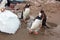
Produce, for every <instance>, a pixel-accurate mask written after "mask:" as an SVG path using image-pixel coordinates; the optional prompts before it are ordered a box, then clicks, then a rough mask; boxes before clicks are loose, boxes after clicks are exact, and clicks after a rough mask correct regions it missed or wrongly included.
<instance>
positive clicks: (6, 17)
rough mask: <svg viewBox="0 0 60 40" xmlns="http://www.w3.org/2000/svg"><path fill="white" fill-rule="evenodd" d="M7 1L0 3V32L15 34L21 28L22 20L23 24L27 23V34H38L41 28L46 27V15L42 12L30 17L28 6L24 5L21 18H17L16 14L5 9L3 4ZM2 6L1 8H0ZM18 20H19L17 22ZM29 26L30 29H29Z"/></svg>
mask: <svg viewBox="0 0 60 40" xmlns="http://www.w3.org/2000/svg"><path fill="white" fill-rule="evenodd" d="M6 3H7V0H3V1H2V2H1V4H0V5H1V7H0V31H1V32H5V33H9V34H14V33H16V31H17V29H18V28H19V27H21V21H20V20H23V22H24V23H27V25H28V27H27V29H28V31H29V33H34V34H38V31H39V30H40V29H41V27H42V26H46V15H45V13H44V11H43V10H41V11H40V12H39V13H38V16H36V17H35V18H34V17H31V15H30V11H31V9H30V6H31V5H30V4H26V5H25V7H24V10H23V11H22V13H21V15H20V16H21V17H20V18H18V16H17V15H16V14H14V13H13V12H11V11H10V10H6V9H5V4H6ZM2 5H3V6H2ZM19 19H20V20H19ZM29 25H30V27H29Z"/></svg>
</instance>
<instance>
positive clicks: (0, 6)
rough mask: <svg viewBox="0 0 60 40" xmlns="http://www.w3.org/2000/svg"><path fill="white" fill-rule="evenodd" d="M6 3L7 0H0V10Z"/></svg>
mask: <svg viewBox="0 0 60 40" xmlns="http://www.w3.org/2000/svg"><path fill="white" fill-rule="evenodd" d="M6 3H7V0H2V2H1V4H0V10H1V9H2V8H4V7H5V5H6Z"/></svg>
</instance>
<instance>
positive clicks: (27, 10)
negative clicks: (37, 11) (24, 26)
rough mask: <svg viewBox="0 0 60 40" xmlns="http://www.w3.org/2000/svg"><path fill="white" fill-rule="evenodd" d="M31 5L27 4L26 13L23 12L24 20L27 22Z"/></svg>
mask: <svg viewBox="0 0 60 40" xmlns="http://www.w3.org/2000/svg"><path fill="white" fill-rule="evenodd" d="M29 7H30V4H26V6H25V7H24V11H23V15H22V16H23V20H26V19H27V17H28V16H29V13H30V8H29Z"/></svg>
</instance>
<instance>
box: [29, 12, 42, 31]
mask: <svg viewBox="0 0 60 40" xmlns="http://www.w3.org/2000/svg"><path fill="white" fill-rule="evenodd" d="M41 25H42V18H41V13H39V16H37V17H36V19H35V21H34V22H33V23H32V26H31V28H30V29H29V30H31V31H38V30H39V29H40V27H41Z"/></svg>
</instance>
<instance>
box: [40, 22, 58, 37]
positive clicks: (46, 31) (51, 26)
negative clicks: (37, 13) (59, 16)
mask: <svg viewBox="0 0 60 40" xmlns="http://www.w3.org/2000/svg"><path fill="white" fill-rule="evenodd" d="M47 26H48V27H49V29H48V28H42V27H41V29H40V31H39V33H40V34H41V35H46V36H49V35H51V36H54V35H55V32H52V29H54V28H55V27H57V26H58V25H57V24H55V23H52V22H47Z"/></svg>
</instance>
